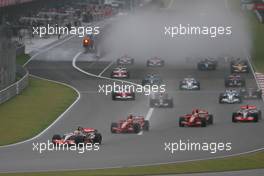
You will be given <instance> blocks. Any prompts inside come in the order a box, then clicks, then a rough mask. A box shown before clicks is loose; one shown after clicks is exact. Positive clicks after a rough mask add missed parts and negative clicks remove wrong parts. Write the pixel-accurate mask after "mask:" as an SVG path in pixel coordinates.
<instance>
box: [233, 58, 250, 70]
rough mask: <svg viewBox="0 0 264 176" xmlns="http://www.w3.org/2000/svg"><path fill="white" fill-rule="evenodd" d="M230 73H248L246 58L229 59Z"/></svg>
mask: <svg viewBox="0 0 264 176" xmlns="http://www.w3.org/2000/svg"><path fill="white" fill-rule="evenodd" d="M230 67H231V73H249V69H250V68H249V65H248V61H247V60H241V59H237V60H234V61H231V64H230Z"/></svg>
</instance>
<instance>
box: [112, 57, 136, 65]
mask: <svg viewBox="0 0 264 176" xmlns="http://www.w3.org/2000/svg"><path fill="white" fill-rule="evenodd" d="M116 63H117V65H132V64H134V59H133V58H130V57H128V56H127V55H124V56H122V57H121V58H119V59H117V61H116Z"/></svg>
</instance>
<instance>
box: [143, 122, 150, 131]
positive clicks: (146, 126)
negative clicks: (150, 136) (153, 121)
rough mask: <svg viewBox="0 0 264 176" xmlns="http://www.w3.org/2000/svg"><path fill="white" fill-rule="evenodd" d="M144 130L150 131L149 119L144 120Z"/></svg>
mask: <svg viewBox="0 0 264 176" xmlns="http://www.w3.org/2000/svg"><path fill="white" fill-rule="evenodd" d="M143 130H144V131H149V121H148V120H144V125H143Z"/></svg>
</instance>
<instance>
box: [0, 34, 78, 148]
mask: <svg viewBox="0 0 264 176" xmlns="http://www.w3.org/2000/svg"><path fill="white" fill-rule="evenodd" d="M74 37H76V36H75V35H74V36H70V37H69V38H66V39H63V40H62V41H61V42H59V43H56V44H53V45H51V46H49V47H47V48H45V49H43V50H42V51H40V52H38V53H36V54H34V55H33V56H32V57H31V58H30V59H29V60H28V61H27V62H26V63H25V64H24V65H23V67H25V66H26V65H27V64H28V63H29V62H30V61H32V60H33V59H35V58H36V57H37V56H38V55H39V54H42V53H44V52H47V51H48V50H50V49H52V48H55V47H57V46H59V45H61V44H63V43H65V42H67V41H68V40H70V39H72V38H74ZM30 76H32V77H35V78H38V79H42V80H46V81H50V82H54V83H57V84H61V85H64V86H67V87H70V88H71V89H73V90H74V91H75V92H76V93H77V94H78V97H77V99H76V100H75V101H74V102H73V103H72V104H71V105H70V106H69V107H68V108H67V109H66V110H65V111H64V112H63V113H62V114H61V115H60V116H59V117H58V118H57V119H56V120H55V121H54V122H52V123H51V124H50V125H49V126H48V127H47V128H46V129H44V130H43V131H42V132H40V133H39V134H37V135H36V136H34V137H32V138H30V139H27V140H24V141H21V142H17V143H14V144H9V145H2V146H0V149H1V148H7V147H12V146H16V145H20V144H24V143H26V142H30V141H32V140H34V139H36V138H38V137H40V136H41V135H43V134H44V133H45V132H46V131H47V130H48V129H49V128H51V127H52V126H53V125H54V124H55V123H56V122H57V121H59V120H60V119H61V118H62V117H63V116H64V115H65V114H66V113H67V112H68V111H69V110H70V109H71V108H72V107H73V106H74V105H75V104H76V103H77V102H78V101H79V100H80V98H81V94H80V92H79V91H78V90H77V89H76V88H75V87H73V86H71V85H69V84H66V83H62V82H59V81H54V80H50V79H46V78H41V77H38V76H35V75H32V74H30Z"/></svg>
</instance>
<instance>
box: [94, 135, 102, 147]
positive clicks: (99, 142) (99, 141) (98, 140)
mask: <svg viewBox="0 0 264 176" xmlns="http://www.w3.org/2000/svg"><path fill="white" fill-rule="evenodd" d="M102 140H103V137H102V135H101V133H96V134H95V138H94V143H98V144H100V145H101V143H102Z"/></svg>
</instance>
